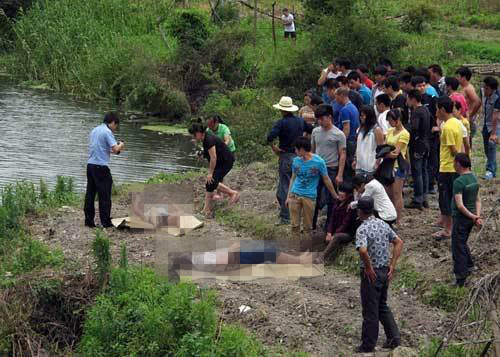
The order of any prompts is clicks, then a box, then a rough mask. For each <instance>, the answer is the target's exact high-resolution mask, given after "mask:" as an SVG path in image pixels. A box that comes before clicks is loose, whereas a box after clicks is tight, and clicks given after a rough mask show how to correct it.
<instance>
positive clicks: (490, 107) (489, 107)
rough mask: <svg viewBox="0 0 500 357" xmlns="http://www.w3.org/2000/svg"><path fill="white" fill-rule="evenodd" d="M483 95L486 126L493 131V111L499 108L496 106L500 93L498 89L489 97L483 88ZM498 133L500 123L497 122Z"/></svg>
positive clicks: (489, 131) (489, 130)
mask: <svg viewBox="0 0 500 357" xmlns="http://www.w3.org/2000/svg"><path fill="white" fill-rule="evenodd" d="M481 96H482V97H483V112H484V126H485V127H486V129H487V130H488V133H491V130H492V129H493V112H494V111H495V109H496V110H498V109H499V108H496V107H495V104H496V105H497V106H498V105H499V100H500V93H499V92H498V91H497V90H496V91H495V92H493V94H492V95H490V96H489V97H487V96H486V95H485V94H484V91H483V90H481ZM497 133H498V123H497Z"/></svg>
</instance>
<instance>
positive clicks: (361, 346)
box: [354, 345, 375, 353]
mask: <svg viewBox="0 0 500 357" xmlns="http://www.w3.org/2000/svg"><path fill="white" fill-rule="evenodd" d="M373 351H375V348H372V349H369V348H365V347H363V345H359V346H358V347H356V349H355V350H354V352H356V353H370V352H373Z"/></svg>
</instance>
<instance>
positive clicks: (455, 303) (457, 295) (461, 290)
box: [422, 283, 469, 312]
mask: <svg viewBox="0 0 500 357" xmlns="http://www.w3.org/2000/svg"><path fill="white" fill-rule="evenodd" d="M468 293H469V289H468V288H465V287H456V286H453V285H448V284H441V283H435V284H434V285H433V286H432V287H431V290H430V291H427V292H426V293H424V294H423V296H422V300H423V302H424V303H426V304H428V305H431V306H435V307H439V308H440V309H443V310H445V311H447V312H454V311H456V310H457V309H458V308H459V306H460V302H461V301H462V300H463V299H464V298H465V297H466V296H467V295H468Z"/></svg>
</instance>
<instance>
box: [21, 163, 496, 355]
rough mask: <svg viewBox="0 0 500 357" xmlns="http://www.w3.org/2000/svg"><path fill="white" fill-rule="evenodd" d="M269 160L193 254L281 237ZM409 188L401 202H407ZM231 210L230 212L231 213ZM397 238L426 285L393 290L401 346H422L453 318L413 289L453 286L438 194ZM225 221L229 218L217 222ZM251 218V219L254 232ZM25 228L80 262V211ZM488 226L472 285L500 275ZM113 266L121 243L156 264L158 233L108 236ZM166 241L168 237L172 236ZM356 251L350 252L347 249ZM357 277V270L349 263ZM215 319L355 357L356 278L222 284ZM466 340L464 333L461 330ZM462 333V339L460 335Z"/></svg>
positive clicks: (122, 209) (85, 244)
mask: <svg viewBox="0 0 500 357" xmlns="http://www.w3.org/2000/svg"><path fill="white" fill-rule="evenodd" d="M275 169H276V163H268V164H262V163H256V164H252V165H251V166H249V167H245V168H239V169H237V170H234V171H233V172H232V173H231V174H230V175H229V176H228V177H227V183H228V184H229V185H230V186H231V187H234V188H236V189H239V190H241V191H242V196H241V202H240V203H239V205H238V206H237V207H235V208H234V209H233V210H232V211H230V212H228V211H224V210H222V211H220V212H219V213H220V216H221V217H219V218H218V219H216V220H205V221H204V223H205V224H204V226H203V227H202V228H200V229H198V230H195V231H193V232H191V233H189V234H188V235H186V236H185V237H183V238H182V239H183V240H189V241H190V243H191V245H192V246H194V247H196V248H197V249H198V250H200V251H203V249H205V248H208V247H211V246H213V242H214V240H222V239H227V240H233V239H242V238H247V239H248V238H259V239H262V238H265V237H274V238H278V239H279V238H280V237H286V235H287V233H288V227H283V226H276V225H275V223H276V221H277V213H278V205H277V203H276V200H275V186H276V180H277V174H276V170H275ZM184 183H185V184H189V185H192V187H193V193H194V208H195V211H199V210H201V208H202V204H203V202H202V198H203V194H204V178H203V177H200V178H197V179H191V180H188V181H187V182H184ZM499 183H500V182H499V180H497V181H494V182H491V183H489V184H488V185H484V182H482V184H483V185H482V189H481V192H482V195H483V209H484V212H485V215H487V213H488V212H490V211H491V209H492V208H493V207H494V204H495V200H496V199H498V197H499V187H500V185H499ZM124 191H125V193H122V194H121V195H120V196H119V197H118V198H115V199H114V201H113V210H112V214H113V216H114V217H118V216H127V215H128V214H129V213H128V212H129V208H128V207H129V206H128V205H129V204H130V198H129V195H128V194H127V193H126V192H127V190H124ZM408 193H409V192H408V191H406V196H407V197H406V198H409V194H408ZM229 213H230V214H229ZM406 213H407V214H406V216H405V217H404V218H403V221H402V223H403V224H402V228H401V229H400V231H399V232H398V234H399V235H400V236H401V237H402V239H403V240H404V242H405V248H404V252H403V260H404V261H405V262H406V263H407V264H410V265H412V266H414V268H415V270H416V271H417V272H418V273H419V274H420V275H421V276H422V277H423V279H424V282H423V283H422V284H420V285H419V287H418V288H416V289H411V288H396V287H393V288H392V289H391V292H390V299H389V301H390V306H391V307H392V309H393V311H394V314H395V317H396V320H397V321H398V323H399V326H400V329H401V332H402V336H403V345H404V346H409V347H414V348H417V347H418V346H421V345H422V343H423V341H426V340H429V339H430V338H432V337H441V336H442V335H443V334H444V332H445V331H446V329H447V328H448V327H449V326H450V324H451V322H452V320H453V314H449V313H446V312H445V311H443V310H441V309H438V308H435V307H431V306H429V305H426V304H424V303H423V302H422V299H421V292H420V291H419V289H422V288H424V289H430V288H431V287H432V286H433V284H437V283H446V284H452V282H453V275H452V272H451V270H452V262H451V254H450V241H441V242H436V241H434V240H433V238H432V237H431V234H432V233H433V232H434V231H435V230H436V229H437V228H435V227H433V225H432V224H433V223H434V221H435V220H436V218H437V215H438V213H439V211H438V208H437V196H431V208H430V209H427V210H424V211H423V212H420V211H409V210H407V211H406ZM224 215H226V217H229V218H230V219H229V220H227V219H226V220H224ZM248 222H254V224H253V227H249V226H248ZM30 229H31V231H32V234H33V236H34V237H36V238H38V239H40V240H42V241H44V242H45V243H47V244H49V245H50V246H51V247H53V248H59V249H62V251H63V252H64V255H65V256H66V257H67V258H68V259H69V260H72V261H75V262H78V263H79V264H80V263H81V264H82V266H87V265H88V264H89V263H90V261H91V259H90V258H89V252H90V246H91V242H92V240H93V239H94V237H95V235H94V231H93V230H91V229H88V228H86V227H84V225H83V214H82V211H81V209H80V208H74V207H66V208H63V209H61V210H60V211H59V212H58V214H56V215H52V216H49V217H44V218H35V219H33V220H32V222H31V225H30ZM496 229H497V227H496V226H495V223H494V222H493V220H491V219H490V221H489V223H488V226H487V227H486V229H484V230H483V232H482V233H481V235H480V236H479V237H477V232H475V233H473V234H472V235H471V249H472V251H473V254H474V256H475V258H476V264H477V266H478V268H479V270H478V271H476V272H475V273H474V275H473V276H472V280H475V279H477V278H478V277H480V276H482V275H484V274H486V273H488V272H492V271H498V270H500V252H499V251H498V244H496V243H495V242H496V239H497V236H498V232H497V231H496ZM107 234H108V236H109V237H110V240H111V247H112V252H113V257H114V259H115V261H117V260H118V256H119V251H120V246H121V244H122V242H125V244H126V245H127V249H128V255H129V261H130V263H131V264H144V265H153V264H154V260H155V258H160V257H155V237H154V235H151V234H145V235H134V234H131V232H129V231H127V230H123V231H122V230H115V229H112V230H107ZM172 241H175V239H174V238H172ZM348 249H351V250H353V249H354V248H353V247H352V246H351V247H348ZM354 271H355V267H354ZM216 289H217V291H218V292H219V301H220V313H221V314H222V316H223V319H224V320H225V321H227V322H234V323H239V324H241V325H242V326H244V327H246V328H247V329H249V330H250V331H251V332H254V333H255V334H256V335H257V336H258V337H259V338H260V339H261V340H262V341H264V342H265V343H266V344H269V345H271V344H272V345H276V344H282V345H283V346H284V347H286V348H287V349H295V350H301V351H308V352H310V353H311V354H312V355H313V356H338V355H341V354H344V355H352V352H351V351H352V350H353V348H354V347H355V346H356V345H357V344H358V343H359V338H360V327H361V306H360V300H359V277H358V275H357V274H356V273H353V272H351V273H347V272H345V271H342V270H340V269H339V268H338V267H336V266H332V265H328V266H327V269H326V275H325V277H324V281H323V283H314V284H311V283H308V282H307V281H306V282H300V283H285V284H274V285H257V284H229V283H226V284H219V285H217V286H216ZM243 304H244V305H248V306H250V307H251V310H250V311H248V312H246V313H244V314H240V313H239V309H238V308H239V306H241V305H243ZM462 333H463V335H462V336H466V335H467V331H462ZM459 337H460V335H459ZM383 342H384V337H383V332H382V331H381V334H380V339H379V347H378V351H379V352H378V353H377V355H380V356H382V355H386V354H387V353H388V351H383V350H382V348H381V345H382V343H383Z"/></svg>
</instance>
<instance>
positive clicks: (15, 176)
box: [0, 77, 199, 192]
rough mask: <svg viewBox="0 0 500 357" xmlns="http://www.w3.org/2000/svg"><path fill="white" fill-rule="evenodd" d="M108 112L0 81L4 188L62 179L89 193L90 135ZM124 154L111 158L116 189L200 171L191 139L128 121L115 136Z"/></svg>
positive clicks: (0, 155) (1, 182)
mask: <svg viewBox="0 0 500 357" xmlns="http://www.w3.org/2000/svg"><path fill="white" fill-rule="evenodd" d="M103 116H104V111H103V110H100V109H98V108H96V107H93V106H92V105H89V104H87V103H80V102H76V101H74V100H71V99H68V98H65V97H62V96H59V95H55V94H53V93H50V92H46V91H39V90H31V89H25V88H20V87H17V86H13V85H11V84H8V83H5V82H3V79H2V78H1V77H0V130H1V131H0V187H3V186H5V185H6V184H8V183H13V182H16V181H19V180H23V179H26V180H30V181H33V182H35V183H38V182H39V180H40V178H42V179H44V180H45V181H46V182H47V183H49V185H50V186H52V185H53V184H54V183H55V181H56V177H57V176H58V175H61V176H71V177H73V178H74V182H75V187H76V189H77V190H78V191H79V192H82V191H84V190H85V185H86V162H87V156H88V136H89V133H90V131H91V130H92V128H94V127H95V126H97V125H99V124H100V123H102V119H103ZM115 137H116V138H117V139H121V140H123V141H125V145H126V147H125V151H123V152H122V153H120V155H112V158H111V164H110V169H111V173H112V175H113V180H114V182H115V183H116V184H121V183H128V182H137V181H144V180H146V179H147V178H149V177H151V176H153V175H154V174H156V173H159V172H162V171H163V172H180V171H186V170H189V169H192V168H193V167H196V166H198V165H199V164H198V163H197V160H196V158H195V157H194V156H193V152H194V148H193V144H192V143H191V141H190V138H189V137H187V136H183V135H161V134H159V133H156V132H152V131H149V130H141V129H140V125H139V126H137V125H134V124H133V123H126V122H123V123H121V124H120V127H119V129H118V130H117V132H116V133H115Z"/></svg>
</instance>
